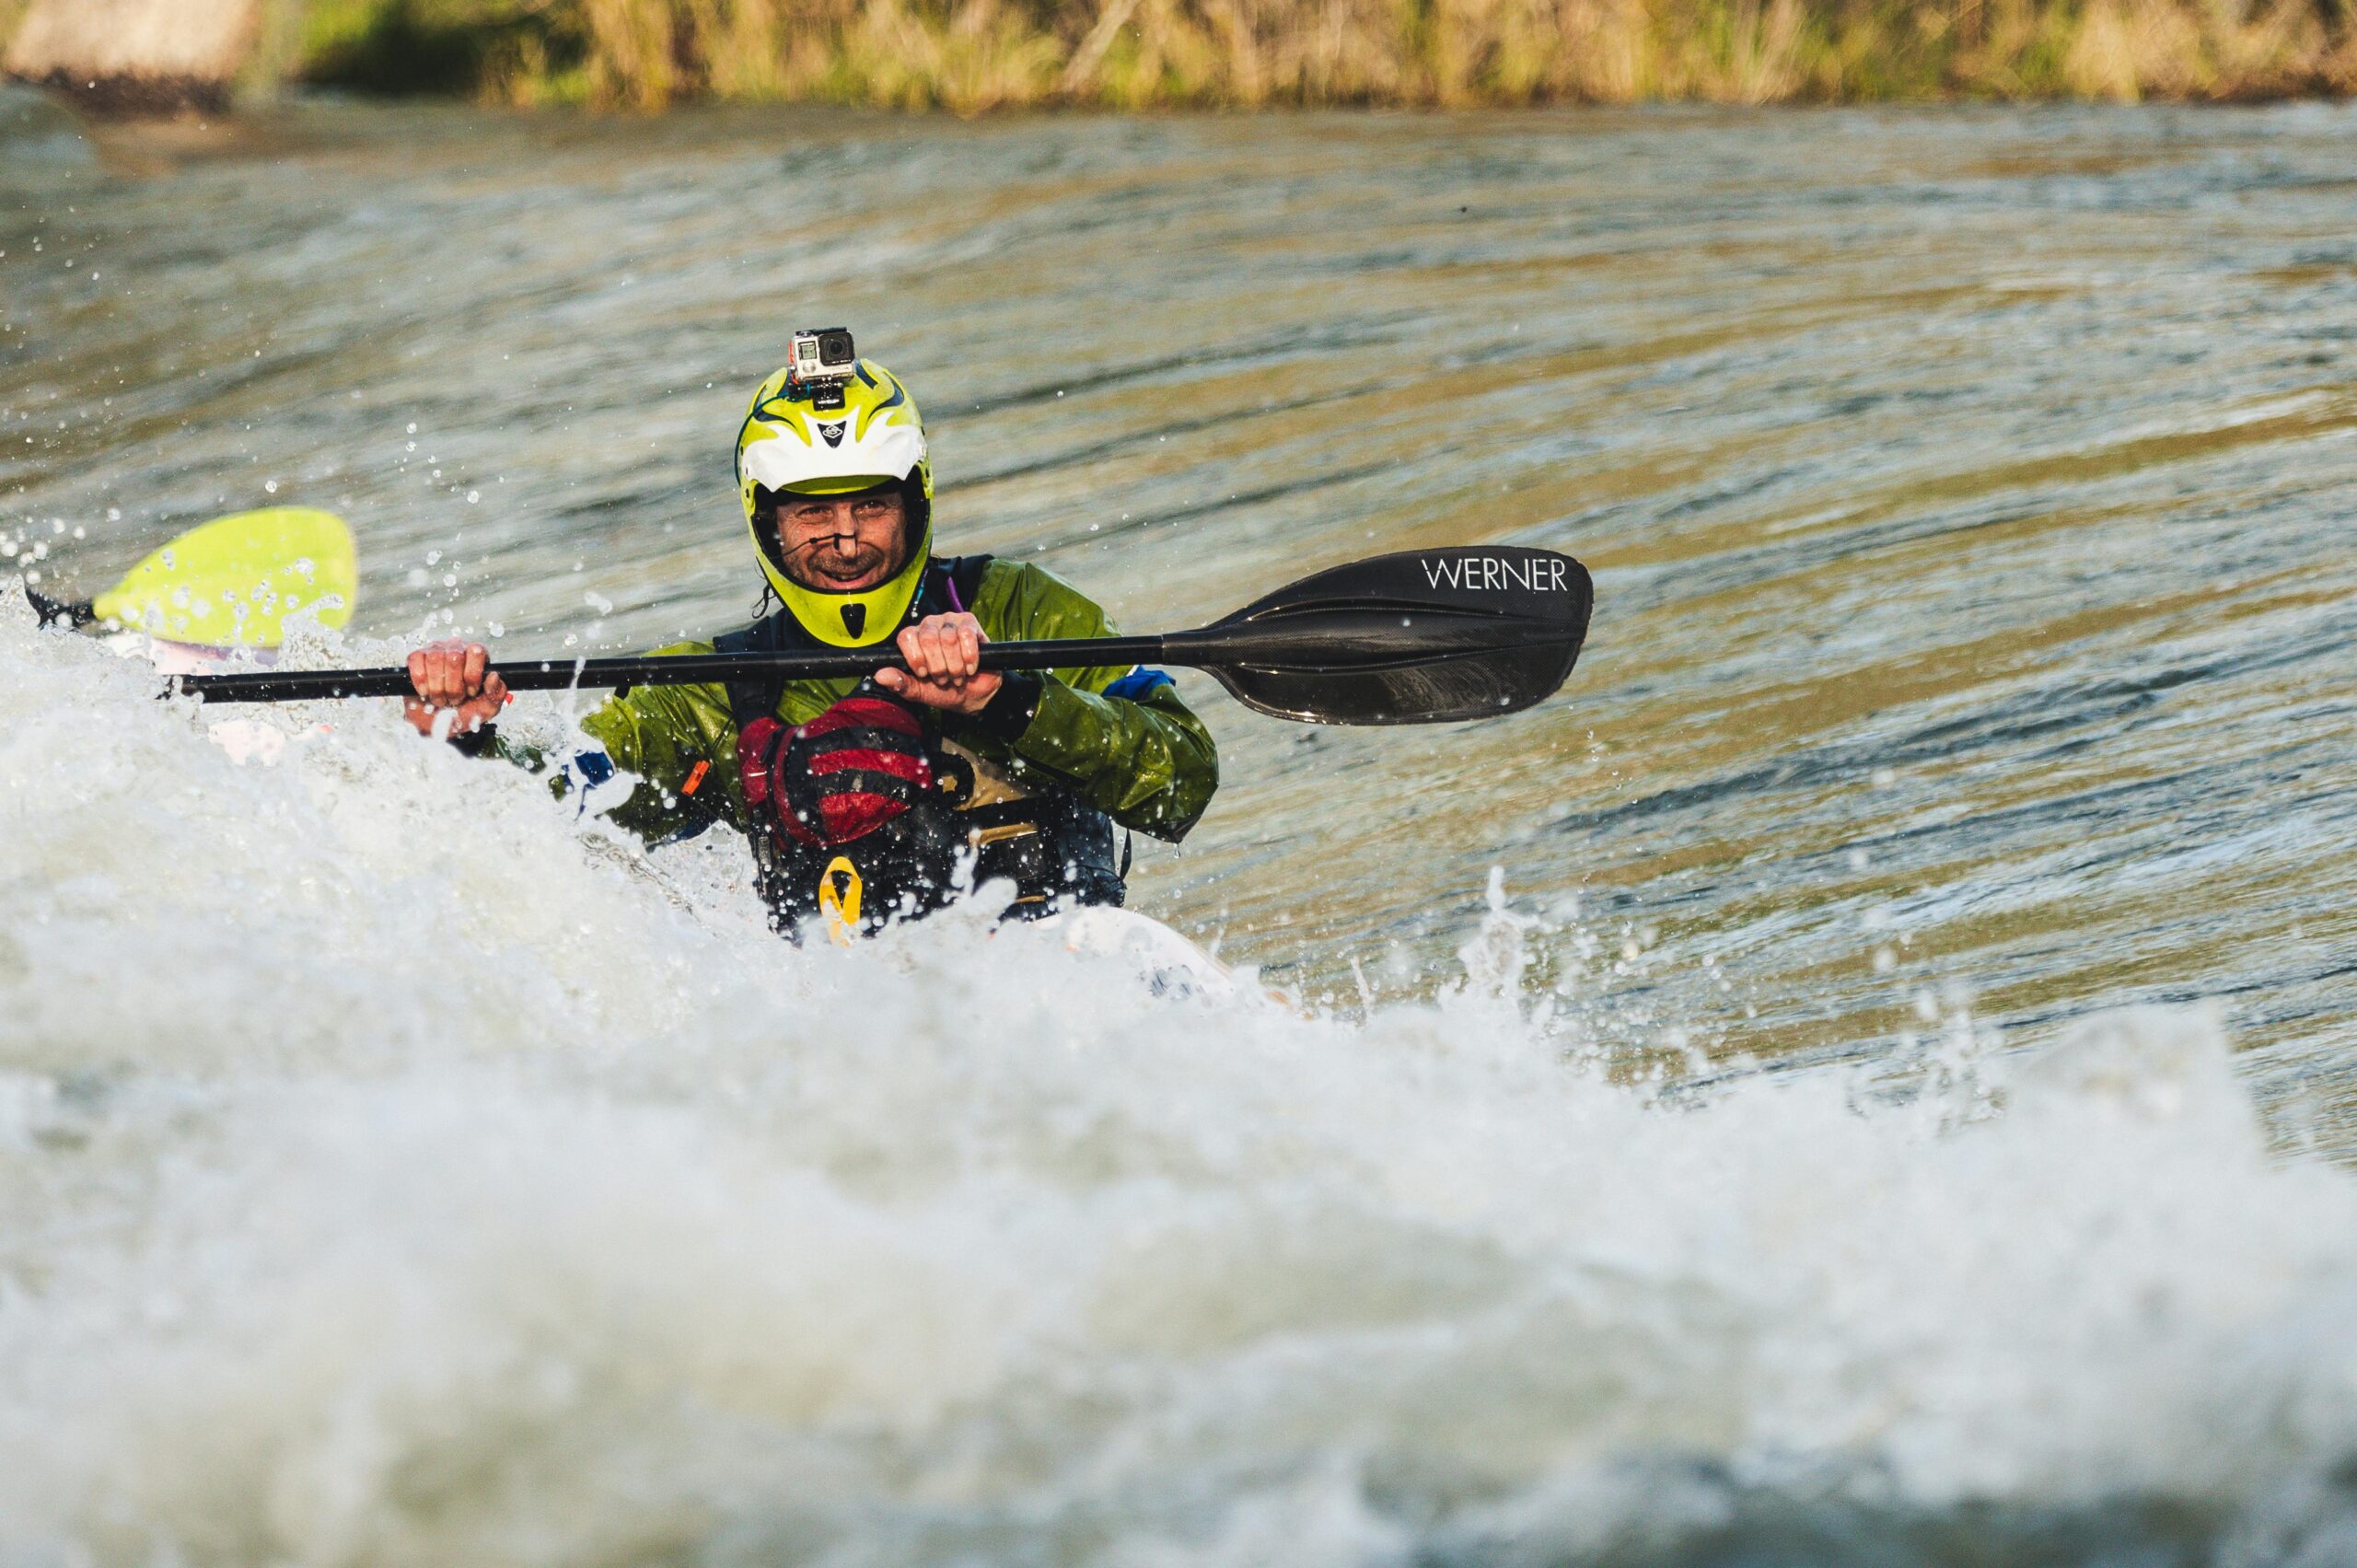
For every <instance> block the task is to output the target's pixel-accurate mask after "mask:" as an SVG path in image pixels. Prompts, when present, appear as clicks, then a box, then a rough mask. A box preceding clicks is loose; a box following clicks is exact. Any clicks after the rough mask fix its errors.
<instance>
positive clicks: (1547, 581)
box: [177, 545, 1595, 724]
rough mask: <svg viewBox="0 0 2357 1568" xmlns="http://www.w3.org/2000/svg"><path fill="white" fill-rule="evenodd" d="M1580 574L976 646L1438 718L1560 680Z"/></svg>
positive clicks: (303, 674) (644, 665)
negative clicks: (1179, 669) (1181, 627)
mask: <svg viewBox="0 0 2357 1568" xmlns="http://www.w3.org/2000/svg"><path fill="white" fill-rule="evenodd" d="M1594 597H1595V593H1594V588H1593V587H1592V585H1591V584H1590V582H1589V579H1588V575H1587V568H1585V566H1582V565H1581V564H1580V563H1578V562H1576V561H1574V560H1573V559H1572V558H1571V557H1570V556H1568V555H1559V554H1557V553H1555V552H1553V551H1549V550H1527V549H1522V548H1518V547H1514V546H1505V545H1495V546H1492V545H1480V546H1470V547H1462V546H1457V547H1448V548H1444V549H1438V550H1413V551H1408V552H1403V553H1400V554H1397V555H1378V556H1376V557H1374V558H1373V559H1371V560H1366V561H1360V562H1355V563H1353V564H1351V565H1348V566H1337V567H1334V568H1333V569H1331V570H1330V571H1325V572H1319V573H1318V574H1317V575H1314V576H1308V577H1304V578H1303V579H1301V581H1299V582H1297V583H1294V584H1292V585H1290V586H1288V587H1283V588H1279V589H1278V590H1277V591H1276V592H1274V593H1272V594H1270V595H1269V596H1268V597H1267V598H1262V599H1260V600H1257V601H1255V602H1254V603H1252V604H1249V605H1247V606H1245V608H1243V609H1242V610H1237V612H1236V613H1235V614H1233V615H1230V616H1227V617H1225V619H1223V620H1220V621H1213V623H1212V624H1211V625H1209V626H1203V627H1199V628H1197V629H1195V630H1193V631H1190V632H1166V633H1160V634H1158V635H1148V636H1136V637H1100V638H1071V639H1059V640H1055V641H1042V642H1011V643H986V644H984V645H983V646H982V660H981V662H982V668H984V669H1050V668H1074V667H1081V666H1090V665H1118V664H1168V665H1181V666H1187V667H1190V668H1196V669H1202V670H1208V671H1209V672H1210V673H1211V674H1212V675H1213V676H1214V677H1216V678H1217V679H1218V680H1219V683H1220V684H1221V685H1223V686H1225V687H1226V688H1227V690H1228V691H1229V692H1230V693H1231V694H1232V695H1234V696H1235V698H1236V699H1237V701H1238V702H1240V703H1244V705H1245V706H1247V707H1249V708H1255V709H1258V710H1259V711H1260V712H1261V713H1264V714H1274V715H1276V716H1277V717H1279V718H1287V719H1300V720H1302V721H1304V722H1306V723H1309V724H1439V723H1445V722H1447V721H1450V720H1457V719H1478V718H1488V717H1491V716H1492V715H1494V714H1510V713H1513V712H1515V710H1517V709H1520V708H1527V707H1529V706H1530V705H1531V704H1532V703H1538V702H1542V701H1544V700H1545V699H1546V698H1548V697H1549V696H1551V695H1552V694H1553V693H1554V691H1556V689H1557V688H1558V687H1560V686H1562V683H1563V681H1564V679H1565V678H1566V677H1568V676H1569V675H1570V674H1571V672H1572V665H1573V661H1574V660H1576V659H1577V658H1578V657H1579V653H1580V644H1581V642H1582V641H1583V640H1584V639H1585V637H1586V635H1587V621H1588V611H1589V610H1590V608H1591V607H1592V605H1593V602H1594ZM890 667H899V668H905V667H904V666H900V659H899V658H898V656H896V655H895V654H894V653H893V652H892V651H891V649H890V648H889V646H888V645H878V646H877V647H875V648H870V649H860V648H846V649H833V648H830V649H823V650H819V651H815V652H807V653H806V652H788V653H741V654H681V655H676V656H668V657H655V656H638V657H632V658H585V659H537V660H525V661H522V662H519V663H516V664H506V663H500V664H494V665H493V668H495V669H497V670H498V672H499V674H500V676H501V678H502V679H505V681H506V683H507V686H508V689H509V690H511V691H560V690H563V689H565V688H568V687H590V688H603V687H612V688H615V689H616V690H618V691H628V690H629V689H630V688H631V687H633V686H654V685H665V686H678V685H702V684H718V683H724V682H727V681H731V680H749V679H762V678H771V679H774V678H777V677H780V676H783V677H784V678H785V679H789V680H819V679H837V678H841V677H845V676H863V675H869V674H872V673H874V672H875V671H876V670H877V669H879V668H890ZM177 685H178V689H179V690H180V691H185V692H188V693H190V694H192V695H194V696H196V697H200V698H202V699H203V700H204V701H205V702H208V703H290V702H305V701H311V700H316V699H319V698H329V697H405V696H408V695H409V694H410V692H411V691H412V688H411V685H410V679H409V671H408V670H407V669H406V668H383V669H320V670H297V671H280V670H257V671H253V672H250V673H249V672H245V671H239V672H237V673H234V674H226V675H193V676H184V677H181V678H180V679H179V680H178V682H177Z"/></svg>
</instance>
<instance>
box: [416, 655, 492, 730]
mask: <svg viewBox="0 0 2357 1568" xmlns="http://www.w3.org/2000/svg"><path fill="white" fill-rule="evenodd" d="M409 683H410V685H411V686H412V687H414V688H416V691H417V695H416V696H414V697H412V698H411V699H410V700H409V701H408V703H405V704H404V705H403V707H402V709H401V712H402V714H403V715H404V716H406V717H407V718H408V720H409V722H410V723H411V724H412V725H414V726H417V731H418V733H419V734H421V735H432V734H433V733H434V726H435V723H436V721H438V720H440V718H441V717H442V715H443V714H451V715H452V716H451V718H450V721H449V727H448V728H447V730H445V731H444V732H443V733H444V734H446V735H472V734H473V733H474V732H475V731H476V730H478V729H481V728H482V726H484V725H486V724H488V723H490V722H491V721H492V720H493V718H495V717H497V716H498V714H499V710H500V709H501V708H503V707H505V706H506V704H507V683H506V682H505V681H504V680H502V679H499V672H498V671H497V670H495V669H493V668H491V652H490V650H489V649H487V648H485V647H484V646H483V645H482V644H481V643H468V642H462V641H460V640H459V639H458V638H455V637H454V638H451V639H450V640H449V641H447V642H441V643H429V644H427V645H425V646H424V647H422V648H420V649H418V650H417V652H415V653H413V654H412V655H410V656H409Z"/></svg>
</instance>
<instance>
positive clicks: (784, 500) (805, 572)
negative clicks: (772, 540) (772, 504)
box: [777, 493, 908, 593]
mask: <svg viewBox="0 0 2357 1568" xmlns="http://www.w3.org/2000/svg"><path fill="white" fill-rule="evenodd" d="M907 522H908V508H907V507H906V506H905V505H902V503H901V500H900V496H899V494H896V493H886V494H875V495H781V496H779V497H778V498H777V538H778V556H779V559H781V560H782V561H784V563H785V575H787V576H789V577H792V578H793V579H794V580H795V582H797V583H800V584H801V585H802V586H803V587H807V588H819V589H824V590H828V591H830V592H834V593H859V592H861V591H863V590H865V589H867V588H872V587H876V585H877V584H878V583H880V582H882V581H883V580H884V579H885V578H887V577H888V576H890V575H892V574H893V573H894V572H896V571H898V570H899V569H900V566H901V565H902V564H903V563H902V562H901V560H900V553H901V551H902V549H903V548H904V540H903V539H902V537H901V536H902V533H903V530H904V528H905V525H906V524H907Z"/></svg>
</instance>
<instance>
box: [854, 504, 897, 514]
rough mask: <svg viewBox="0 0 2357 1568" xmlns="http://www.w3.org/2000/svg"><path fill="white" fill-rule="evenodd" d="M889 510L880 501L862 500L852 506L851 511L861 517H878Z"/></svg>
mask: <svg viewBox="0 0 2357 1568" xmlns="http://www.w3.org/2000/svg"><path fill="white" fill-rule="evenodd" d="M890 510H891V508H890V507H888V506H887V505H885V504H884V503H883V502H881V501H862V502H859V503H858V504H857V505H853V507H852V511H853V513H854V514H855V515H856V516H859V517H882V516H883V515H884V514H885V513H886V512H888V511H890Z"/></svg>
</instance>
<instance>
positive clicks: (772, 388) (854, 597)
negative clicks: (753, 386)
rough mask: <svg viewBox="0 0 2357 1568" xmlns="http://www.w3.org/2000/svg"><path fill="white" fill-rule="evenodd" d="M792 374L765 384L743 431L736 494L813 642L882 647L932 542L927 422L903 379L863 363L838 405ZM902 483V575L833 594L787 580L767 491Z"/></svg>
mask: <svg viewBox="0 0 2357 1568" xmlns="http://www.w3.org/2000/svg"><path fill="white" fill-rule="evenodd" d="M791 372H792V367H791V366H784V367H781V368H780V369H779V370H778V371H777V372H776V373H775V374H773V375H772V376H771V377H770V378H769V379H768V380H766V381H763V382H762V383H761V389H759V390H758V391H756V392H755V393H754V394H753V401H752V406H751V407H749V408H748V409H747V410H746V411H745V423H744V424H743V425H741V426H740V427H738V429H737V497H738V499H739V500H740V501H741V502H742V503H743V505H744V509H745V528H746V531H747V532H749V534H751V536H752V540H753V554H754V557H755V559H757V560H758V561H760V563H761V575H763V576H765V577H767V578H768V579H769V582H770V587H772V588H775V589H776V590H777V594H778V597H779V598H781V599H783V600H784V601H785V606H786V608H787V609H788V610H792V611H793V612H794V616H795V620H797V621H801V622H802V624H803V625H804V626H805V627H806V628H807V629H808V631H809V632H810V633H811V634H812V635H813V636H816V637H818V638H819V639H820V640H821V641H823V642H828V643H832V644H834V645H837V646H839V647H858V646H861V645H865V644H868V643H877V642H882V641H883V640H884V639H885V638H887V637H889V636H891V635H892V634H893V633H895V632H897V631H899V630H900V620H901V617H903V616H904V615H906V614H907V613H908V609H909V605H910V603H911V600H913V599H914V598H916V593H917V587H918V585H919V584H920V583H921V582H922V581H923V577H924V566H925V558H926V556H927V555H928V553H929V552H931V549H932V545H933V462H932V459H931V458H930V457H929V456H928V454H927V452H926V449H925V440H924V421H923V417H922V416H920V415H919V414H918V412H917V405H916V402H915V400H913V399H911V397H910V396H909V390H908V389H907V388H906V387H903V386H901V385H900V377H897V376H895V375H893V374H892V373H891V372H890V371H889V370H887V369H885V368H884V367H883V366H880V365H877V363H875V362H874V361H873V360H866V359H863V360H861V361H859V362H858V364H857V365H856V366H853V373H852V377H851V379H850V380H849V381H847V382H844V383H843V384H842V394H843V401H842V407H841V408H832V409H826V410H823V411H822V410H821V409H820V408H819V399H818V398H816V397H815V396H814V391H815V390H816V389H814V388H812V387H811V386H810V385H809V384H808V383H807V382H801V383H797V382H796V381H795V379H794V377H793V375H792V373H791ZM881 485H896V486H898V487H899V488H900V494H901V497H902V499H903V501H904V503H905V504H906V505H907V508H908V515H909V535H910V543H911V549H910V551H909V555H908V559H907V560H906V561H905V562H904V563H902V564H901V566H900V570H899V571H898V572H895V573H894V574H893V575H891V576H890V577H888V578H887V579H885V581H883V582H882V583H880V584H878V585H877V586H876V587H872V588H867V589H864V590H862V591H860V592H857V593H836V592H830V591H829V590H826V589H821V588H812V587H804V586H803V585H802V584H800V583H797V582H795V580H794V579H793V578H792V577H789V576H787V575H786V573H785V564H784V562H783V561H782V560H781V559H780V558H779V556H778V553H777V541H776V539H775V537H774V536H773V535H772V537H770V538H766V539H765V538H763V537H762V533H761V520H760V514H761V494H762V493H763V492H765V491H767V492H777V491H785V492H790V493H792V494H797V495H849V494H855V493H857V492H859V491H863V490H874V489H876V488H877V487H878V486H881Z"/></svg>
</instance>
